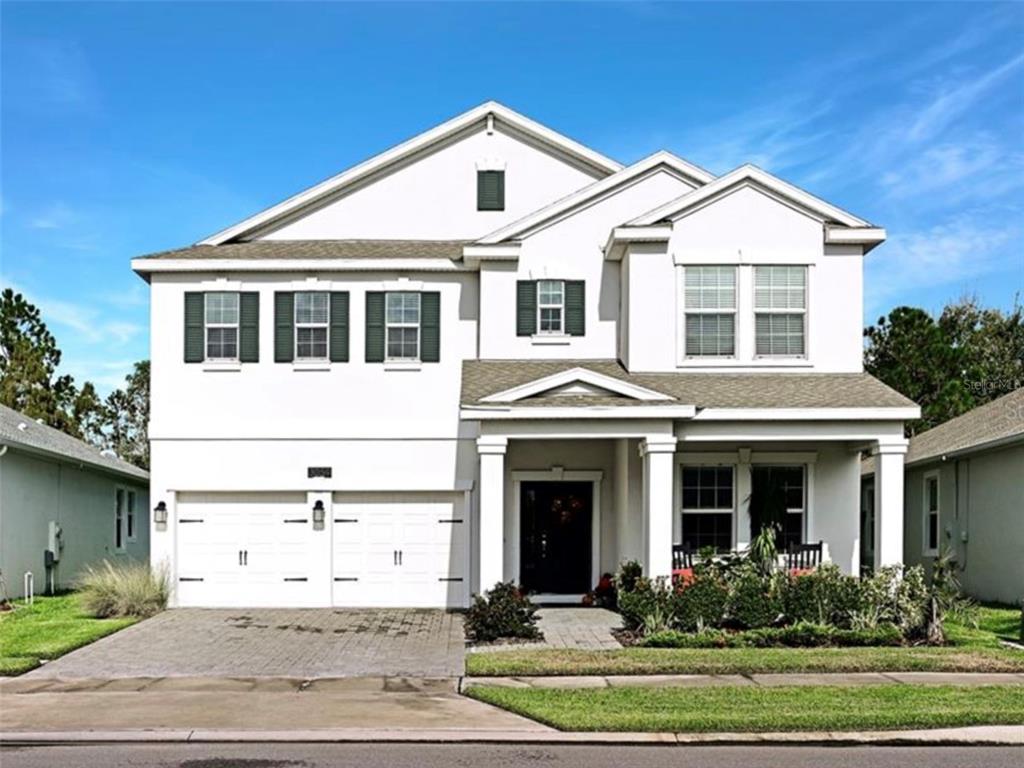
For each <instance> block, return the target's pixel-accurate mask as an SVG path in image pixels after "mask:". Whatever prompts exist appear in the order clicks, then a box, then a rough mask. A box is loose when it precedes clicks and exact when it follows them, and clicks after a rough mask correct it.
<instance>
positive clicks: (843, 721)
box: [468, 685, 1024, 733]
mask: <svg viewBox="0 0 1024 768" xmlns="http://www.w3.org/2000/svg"><path fill="white" fill-rule="evenodd" d="M468 695H470V696H472V697H473V698H476V699H479V700H480V701H485V702H488V703H490V704H495V705H497V706H499V707H502V708H504V709H508V710H510V711H512V712H516V713H518V714H521V715H524V716H526V717H529V718H532V719H534V720H538V721H540V722H542V723H546V724H548V725H551V726H554V727H555V728H558V729H560V730H566V731H633V732H636V731H663V732H667V731H671V732H676V733H681V732H719V733H722V732H746V731H796V730H807V731H821V730H830V731H831V730H846V731H849V730H868V729H870V730H892V729H907V728H943V727H956V726H966V725H1016V724H1024V687H1021V686H983V687H972V688H957V687H953V686H935V687H932V686H929V687H921V686H909V685H879V686H864V687H850V688H842V687H809V688H808V687H802V688H797V687H792V688H754V687H749V688H748V687H742V688H740V687H721V688H719V687H715V688H599V689H582V690H550V689H538V688H497V687H493V686H481V687H472V688H470V689H469V692H468Z"/></svg>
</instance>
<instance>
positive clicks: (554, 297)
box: [537, 280, 565, 334]
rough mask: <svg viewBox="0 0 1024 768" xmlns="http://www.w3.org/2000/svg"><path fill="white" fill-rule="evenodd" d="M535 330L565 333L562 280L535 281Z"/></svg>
mask: <svg viewBox="0 0 1024 768" xmlns="http://www.w3.org/2000/svg"><path fill="white" fill-rule="evenodd" d="M537 332H538V333H550V334H562V333H565V282H564V281H562V280H538V281H537Z"/></svg>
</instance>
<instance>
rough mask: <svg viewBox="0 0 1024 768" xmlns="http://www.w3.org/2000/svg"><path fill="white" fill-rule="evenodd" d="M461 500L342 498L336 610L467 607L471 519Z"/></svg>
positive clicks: (336, 515)
mask: <svg viewBox="0 0 1024 768" xmlns="http://www.w3.org/2000/svg"><path fill="white" fill-rule="evenodd" d="M462 507H463V503H462V497H461V496H452V495H446V494H395V495H387V496H384V495H376V496H372V497H371V496H366V497H353V496H345V495H337V496H336V497H335V500H334V505H333V515H332V516H333V520H334V545H333V558H332V559H333V579H334V605H336V606H351V607H378V606H381V607H383V606H408V607H432V608H445V607H447V608H462V607H465V606H466V605H467V603H468V599H469V593H468V588H469V573H468V570H469V556H468V553H469V550H468V546H469V541H468V533H467V532H468V530H469V521H468V520H466V517H465V515H464V513H463V509H462Z"/></svg>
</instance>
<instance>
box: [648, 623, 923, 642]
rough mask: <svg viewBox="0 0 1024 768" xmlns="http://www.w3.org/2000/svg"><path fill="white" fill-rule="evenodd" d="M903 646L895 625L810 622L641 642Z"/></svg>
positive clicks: (664, 635) (660, 635)
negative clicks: (867, 626)
mask: <svg viewBox="0 0 1024 768" xmlns="http://www.w3.org/2000/svg"><path fill="white" fill-rule="evenodd" d="M902 644H903V633H902V632H900V629H899V627H897V626H896V625H895V624H882V625H879V626H878V627H875V628H874V629H836V628H835V627H831V626H828V625H824V624H811V623H809V622H801V623H799V624H793V625H792V626H788V627H763V628H760V629H749V630H745V631H742V632H727V631H725V630H721V629H712V630H707V631H705V632H696V633H692V632H680V631H679V630H675V629H669V630H665V631H663V632H655V633H653V634H650V635H647V636H646V637H644V638H643V639H641V641H640V645H642V646H644V647H646V648H820V647H826V646H830V647H836V648H843V647H861V646H897V645H902Z"/></svg>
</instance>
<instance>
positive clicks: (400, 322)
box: [385, 291, 420, 360]
mask: <svg viewBox="0 0 1024 768" xmlns="http://www.w3.org/2000/svg"><path fill="white" fill-rule="evenodd" d="M385 301H386V315H385V317H386V328H387V340H386V347H387V359H388V360H419V359H420V294H419V293H413V292H408V291H402V292H398V293H388V294H386V296H385Z"/></svg>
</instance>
